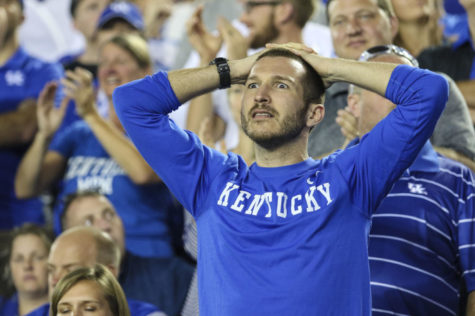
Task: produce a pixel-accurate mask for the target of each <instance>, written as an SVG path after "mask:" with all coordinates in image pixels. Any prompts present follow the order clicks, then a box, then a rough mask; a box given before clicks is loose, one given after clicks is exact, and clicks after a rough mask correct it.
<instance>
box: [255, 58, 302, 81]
mask: <svg viewBox="0 0 475 316" xmlns="http://www.w3.org/2000/svg"><path fill="white" fill-rule="evenodd" d="M304 72H305V68H304V66H303V65H302V63H300V62H299V61H297V60H295V59H292V58H289V57H283V56H265V57H263V58H261V59H259V60H258V61H257V62H256V63H255V64H254V66H253V67H252V68H251V71H250V72H249V78H252V77H260V76H262V75H265V76H273V77H286V78H288V79H294V78H296V77H297V76H299V75H303V74H304Z"/></svg>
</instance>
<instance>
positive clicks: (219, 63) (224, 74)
mask: <svg viewBox="0 0 475 316" xmlns="http://www.w3.org/2000/svg"><path fill="white" fill-rule="evenodd" d="M209 64H210V65H216V68H217V70H218V74H219V88H220V89H226V88H229V87H230V86H231V71H230V69H229V65H228V60H227V59H226V58H223V57H216V58H215V59H213V60H212V61H211V62H210V63H209Z"/></svg>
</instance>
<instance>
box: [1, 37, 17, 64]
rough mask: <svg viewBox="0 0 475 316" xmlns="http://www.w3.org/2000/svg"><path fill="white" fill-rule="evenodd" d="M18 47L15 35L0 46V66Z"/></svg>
mask: <svg viewBox="0 0 475 316" xmlns="http://www.w3.org/2000/svg"><path fill="white" fill-rule="evenodd" d="M19 47H20V44H19V42H18V39H17V37H16V35H14V36H12V38H11V39H8V40H6V41H5V43H3V45H2V46H0V66H3V65H4V64H5V63H6V62H7V61H8V60H9V59H10V58H11V57H12V56H13V54H15V52H16V51H17V50H18V48H19Z"/></svg>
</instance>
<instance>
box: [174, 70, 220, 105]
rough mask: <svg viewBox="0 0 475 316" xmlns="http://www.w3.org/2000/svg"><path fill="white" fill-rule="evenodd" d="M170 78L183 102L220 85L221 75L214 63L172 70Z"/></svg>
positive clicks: (179, 98) (177, 95)
mask: <svg viewBox="0 0 475 316" xmlns="http://www.w3.org/2000/svg"><path fill="white" fill-rule="evenodd" d="M168 80H169V81H170V85H171V87H172V88H173V91H174V92H175V95H176V97H177V98H178V100H179V101H180V103H182V104H183V103H185V102H187V101H189V100H191V99H192V98H194V97H197V96H200V95H202V94H205V93H208V92H211V91H213V90H215V89H217V88H218V87H219V75H218V71H217V70H216V66H214V65H213V66H206V67H200V68H191V69H181V70H175V71H170V72H169V73H168Z"/></svg>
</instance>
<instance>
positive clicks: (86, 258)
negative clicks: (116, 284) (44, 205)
mask: <svg viewBox="0 0 475 316" xmlns="http://www.w3.org/2000/svg"><path fill="white" fill-rule="evenodd" d="M98 263H100V264H102V265H104V266H106V267H107V268H108V269H109V271H111V272H112V274H113V275H114V276H115V277H117V276H118V274H119V266H120V250H119V247H118V246H117V245H116V243H115V242H114V241H113V240H112V239H111V237H110V236H109V235H108V234H106V233H104V232H101V231H99V230H97V229H96V228H93V227H75V228H72V229H70V230H68V231H66V232H64V233H62V234H61V235H60V236H58V238H57V239H56V240H55V241H54V243H53V245H52V246H51V251H50V254H49V257H48V288H49V290H48V291H49V295H50V297H51V296H52V295H53V293H54V290H55V288H56V286H57V284H58V283H59V281H60V280H61V279H62V278H63V277H64V276H65V275H66V274H68V273H69V272H72V271H74V270H77V269H79V268H87V267H89V268H92V267H94V266H95V265H96V264H98ZM127 302H128V304H129V308H130V314H131V315H132V316H164V314H163V313H161V312H160V311H159V310H158V309H157V307H156V306H154V305H152V304H149V303H144V302H140V301H135V300H131V299H128V300H127ZM49 309H50V304H45V305H43V306H41V307H39V308H38V309H36V310H34V311H33V312H31V313H30V314H28V316H47V315H49Z"/></svg>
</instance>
